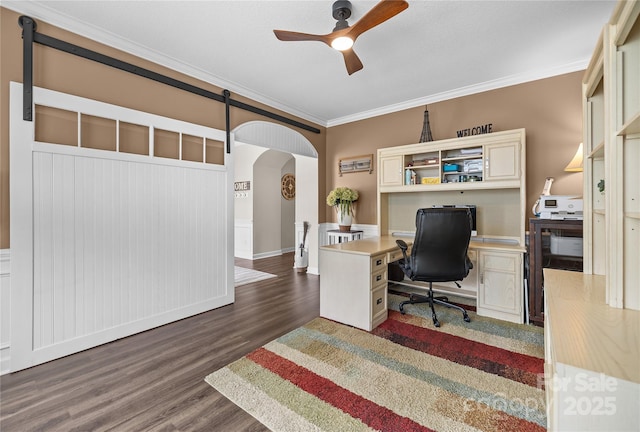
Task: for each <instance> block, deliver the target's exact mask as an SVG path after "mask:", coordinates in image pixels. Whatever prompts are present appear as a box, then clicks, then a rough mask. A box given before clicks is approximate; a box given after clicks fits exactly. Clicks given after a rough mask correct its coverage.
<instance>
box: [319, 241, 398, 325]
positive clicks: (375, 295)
mask: <svg viewBox="0 0 640 432" xmlns="http://www.w3.org/2000/svg"><path fill="white" fill-rule="evenodd" d="M320 316H322V317H324V318H328V319H331V320H334V321H338V322H341V323H344V324H347V325H351V326H353V327H357V328H360V329H363V330H367V331H370V330H373V329H374V328H375V327H376V326H378V325H379V324H380V323H382V322H383V321H385V320H386V319H387V316H388V311H387V254H386V253H382V254H377V255H374V256H370V255H365V254H354V253H344V252H341V251H334V250H329V249H322V248H321V249H320Z"/></svg>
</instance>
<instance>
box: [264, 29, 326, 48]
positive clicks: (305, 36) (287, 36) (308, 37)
mask: <svg viewBox="0 0 640 432" xmlns="http://www.w3.org/2000/svg"><path fill="white" fill-rule="evenodd" d="M273 33H274V34H275V35H276V37H277V38H278V39H279V40H281V41H285V42H289V41H294V42H295V41H318V42H324V43H326V44H327V45H331V41H330V39H329V38H328V35H315V34H309V33H298V32H292V31H287V30H274V31H273Z"/></svg>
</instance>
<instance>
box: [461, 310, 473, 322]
mask: <svg viewBox="0 0 640 432" xmlns="http://www.w3.org/2000/svg"><path fill="white" fill-rule="evenodd" d="M462 318H463V319H464V321H465V322H471V318H469V315H467V313H466V312H465V313H464V314H463V315H462Z"/></svg>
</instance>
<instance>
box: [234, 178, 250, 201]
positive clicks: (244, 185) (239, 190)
mask: <svg viewBox="0 0 640 432" xmlns="http://www.w3.org/2000/svg"><path fill="white" fill-rule="evenodd" d="M233 190H234V191H235V195H234V196H235V197H236V198H247V197H248V196H249V191H250V190H251V182H250V181H249V180H246V181H239V182H234V183H233Z"/></svg>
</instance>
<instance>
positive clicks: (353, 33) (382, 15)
mask: <svg viewBox="0 0 640 432" xmlns="http://www.w3.org/2000/svg"><path fill="white" fill-rule="evenodd" d="M408 7H409V3H407V2H406V1H404V0H382V1H381V2H380V3H378V4H377V5H375V6H374V7H373V8H372V9H371V10H370V11H369V12H367V13H366V14H365V15H364V16H363V17H362V18H360V20H358V22H356V23H355V24H354V25H352V26H351V28H350V29H349V32H348V35H349V36H350V37H351V39H352V40H353V41H354V42H355V40H356V38H357V37H358V36H360V35H361V34H362V33H364V32H366V31H367V30H369V29H372V28H373V27H375V26H377V25H378V24H382V23H383V22H385V21H387V20H388V19H391V18H393V17H394V16H396V15H398V14H399V13H400V12H402V11H403V10H405V9H406V8H408Z"/></svg>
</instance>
